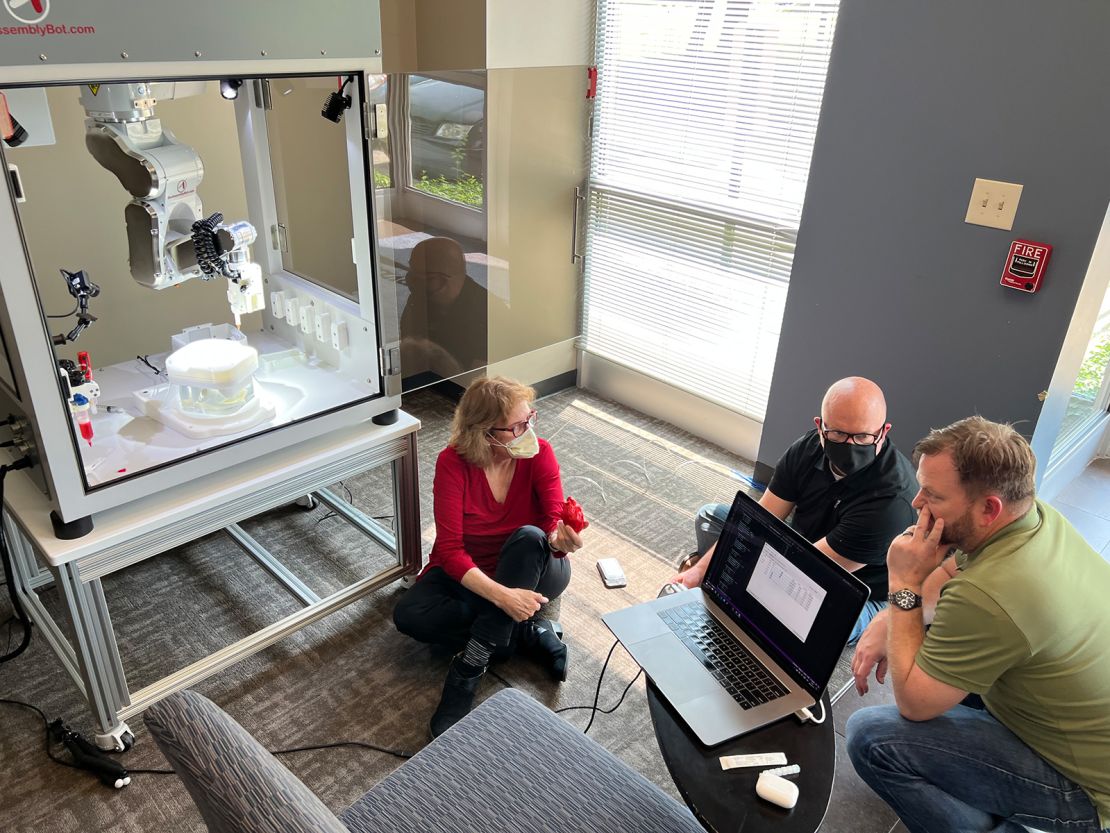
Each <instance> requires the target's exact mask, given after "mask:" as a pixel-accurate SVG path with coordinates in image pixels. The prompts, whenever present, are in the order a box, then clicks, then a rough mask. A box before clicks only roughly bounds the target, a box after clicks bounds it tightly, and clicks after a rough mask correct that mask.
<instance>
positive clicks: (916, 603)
mask: <svg viewBox="0 0 1110 833" xmlns="http://www.w3.org/2000/svg"><path fill="white" fill-rule="evenodd" d="M886 600H887V601H888V602H890V603H891V604H892V605H894V606H895V607H898V608H901V609H902V610H913V609H914V608H915V607H921V602H922V598H921V596H919V595H918V594H917V593H914V592H913V591H912V590H910V589H909V588H908V587H903V588H902V589H901V590H895V591H894V592H893V593H891V594H889V595H888V596H887V597H886Z"/></svg>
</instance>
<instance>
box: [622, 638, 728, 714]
mask: <svg viewBox="0 0 1110 833" xmlns="http://www.w3.org/2000/svg"><path fill="white" fill-rule="evenodd" d="M633 647H634V648H635V650H634V651H633V656H634V657H635V659H636V661H637V662H639V663H640V665H642V666H643V668H644V671H646V672H647V675H648V676H649V677H651V679H652V680H653V681H654V682H655V684H656V685H657V686H658V687H659V689H660V691H665V692H667V695H666V696H667V699H668V700H669V701H670V702H671V704H672V705H675V706H679V705H681V704H683V703H687V702H689V701H690V700H695V699H697V698H698V697H703V696H705V695H706V694H707V693H709V692H712V691H714V690H717V689H719V688H720V686H719V684H718V683H717V681H716V680H715V679H713V675H712V674H710V673H709V672H708V671H706V670H705V667H704V666H703V665H702V664H701V663H700V662H698V661H697V659H695V658H694V655H693V654H691V653H690V652H689V651H688V650H687V649H686V646H685V645H683V644H682V640H680V639H679V638H678V637H677V636H675V635H674V634H670V633H668V634H664V635H663V636H657V637H654V638H653V639H646V640H644V641H643V642H637V643H636V645H635V646H633Z"/></svg>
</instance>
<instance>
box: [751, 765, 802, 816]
mask: <svg viewBox="0 0 1110 833" xmlns="http://www.w3.org/2000/svg"><path fill="white" fill-rule="evenodd" d="M755 793H756V795H758V796H759V797H760V798H762V799H763V800H764V801H770V802H771V803H772V804H777V805H778V806H779V807H782V808H784V809H786V810H792V809H794V805H795V804H797V803H798V785H797V784H795V783H794V782H792V781H787V780H786V779H785V778H783V777H782V776H781V775H771V774H770V773H767V772H764V773H761V774H760V776H759V779H758V780H757V781H756V782H755Z"/></svg>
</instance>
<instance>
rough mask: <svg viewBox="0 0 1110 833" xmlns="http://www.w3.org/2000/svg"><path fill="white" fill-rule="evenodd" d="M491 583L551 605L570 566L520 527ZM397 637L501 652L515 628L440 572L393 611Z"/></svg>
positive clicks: (537, 534)
mask: <svg viewBox="0 0 1110 833" xmlns="http://www.w3.org/2000/svg"><path fill="white" fill-rule="evenodd" d="M493 578H494V580H495V581H497V582H498V583H499V584H503V585H504V586H505V587H522V588H527V589H529V590H535V591H536V592H537V593H541V594H543V595H544V596H546V597H547V598H548V599H554V598H555V597H556V596H558V595H559V594H560V593H562V592H563V591H564V590H566V589H567V585H568V584H570V561H569V560H568V559H566V558H555V557H554V556H553V555H552V554H551V548H550V546H549V545H548V543H547V536H546V535H545V534H544V532H543V530H542V529H539V528H537V527H534V526H522V527H521V528H520V529H518V530H517V531H516V532H514V533H513V534H512V535H510V536H509V538H508V540H507V541H505V544H504V545H503V546H502V547H501V555H500V558H499V560H498V562H497V569H496V570H495V571H494V574H493ZM393 623H394V624H395V625H396V626H397V630H399V631H400V632H401V633H403V634H406V635H408V636H411V637H412V638H413V639H417V640H419V641H421V642H430V643H433V644H436V645H445V646H447V647H448V648H451V649H452V650H461V649H462V648H463V647H464V646H465V645H466V643H467V641H468V640H469V639H470V637H472V636H473V637H476V638H477V639H480V640H482V641H483V642H485V643H487V644H489V645H494V646H496V647H500V648H505V647H507V646H509V644H510V643H511V642H512V641H513V636H514V626H515V625H516V623H515V622H514V621H513V620H512V618H511V617H510V616H509V614H507V613H505V612H504V611H503V610H501V608H499V607H498V606H497V605H495V604H493V603H492V602H489V601H487V600H485V599H483V598H482V597H481V596H479V595H478V594H477V593H472V592H471V591H470V590H467V589H466V588H465V587H463V586H462V584H461V583H460V582H457V581H455V580H454V579H453V578H451V577H450V576H449V575H447V573H445V572H444V571H443V568H441V567H432V568H431V569H430V570H428V572H426V573H425V574H424V575H423V576H422V577H421V579H420V581H418V582H416V584H415V585H414V586H413V588H412V589H411V590H409V591H408V592H407V593H405V594H404V595H403V596H402V597H401V601H399V602H398V603H397V607H395V608H394V609H393Z"/></svg>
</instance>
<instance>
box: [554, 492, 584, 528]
mask: <svg viewBox="0 0 1110 833" xmlns="http://www.w3.org/2000/svg"><path fill="white" fill-rule="evenodd" d="M560 520H562V522H563V523H565V524H566V525H567V526H569V527H570V528H571V529H573V530H574V531H575V532H581V531H582V530H583V529H585V528H586V527H588V526H589V525H590V522H589V521H587V520H586V516H585V515H583V514H582V507H581V506H579V505H578V501H576V500H575V499H574V498H572V497H568V498H567V502H566V503H564V504H563V513H562V515H560Z"/></svg>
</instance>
